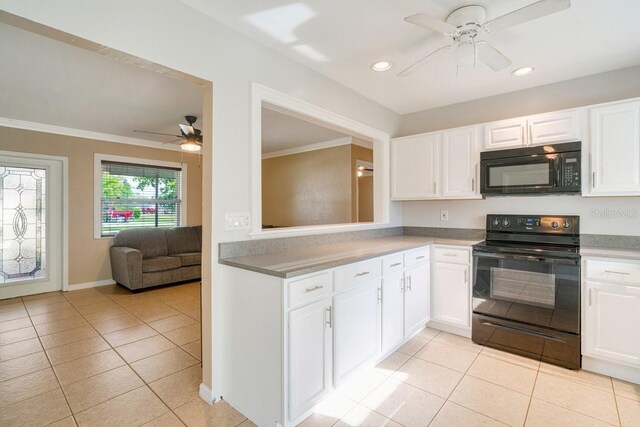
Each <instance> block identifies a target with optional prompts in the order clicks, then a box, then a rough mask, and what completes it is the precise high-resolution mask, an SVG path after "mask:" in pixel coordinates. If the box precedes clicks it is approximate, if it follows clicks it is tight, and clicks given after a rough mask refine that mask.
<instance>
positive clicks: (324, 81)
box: [0, 0, 401, 394]
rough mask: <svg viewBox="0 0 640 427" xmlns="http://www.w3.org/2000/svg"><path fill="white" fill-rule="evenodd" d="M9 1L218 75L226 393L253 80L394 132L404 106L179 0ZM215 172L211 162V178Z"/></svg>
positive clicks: (215, 303)
mask: <svg viewBox="0 0 640 427" xmlns="http://www.w3.org/2000/svg"><path fill="white" fill-rule="evenodd" d="M0 9H2V10H4V11H6V12H8V13H11V14H14V15H18V16H21V17H24V18H27V19H29V20H32V21H35V22H37V23H41V24H44V25H47V26H50V27H53V28H55V29H58V30H61V31H63V32H66V33H70V34H73V35H75V36H78V37H82V38H85V39H88V40H91V41H93V42H96V43H99V44H102V45H105V46H108V47H110V48H113V49H117V50H120V51H123V52H126V53H129V54H131V55H135V56H138V57H140V58H144V59H146V60H149V61H152V62H155V63H158V64H161V65H164V66H167V67H170V68H173V69H176V70H180V71H183V72H185V73H189V74H192V75H195V76H197V77H201V78H203V79H206V80H210V81H212V82H213V175H212V177H211V181H212V182H208V183H207V182H203V188H205V189H206V188H207V186H208V185H209V186H212V187H209V188H212V189H213V190H212V199H213V202H212V205H213V206H211V205H207V204H205V206H204V207H203V217H204V216H205V215H211V216H212V224H213V225H212V229H213V231H212V240H213V245H212V251H211V252H212V253H211V258H212V260H214V261H213V262H212V267H211V269H212V271H211V276H212V279H211V283H207V282H206V281H205V283H203V286H204V287H205V288H206V290H205V291H204V294H203V295H205V296H206V297H207V298H203V319H204V320H205V321H206V320H207V319H208V315H207V314H206V313H205V312H207V311H208V312H212V313H213V314H212V315H213V316H214V319H213V332H212V336H213V340H214V342H213V343H211V342H210V341H209V340H210V339H211V337H208V336H203V344H204V346H205V348H204V350H203V363H204V369H203V372H204V380H203V381H204V383H205V384H206V385H208V386H212V387H213V388H214V390H213V392H214V394H217V393H221V390H220V389H219V387H220V378H221V375H222V372H221V368H222V365H221V360H222V359H221V357H220V353H219V351H220V347H221V346H220V345H219V344H218V345H217V344H216V343H215V341H216V340H218V339H219V337H220V336H221V329H220V327H221V325H220V324H219V322H217V321H216V316H219V314H220V313H221V311H222V309H223V307H221V306H220V305H219V304H220V301H221V298H219V297H218V294H217V293H218V292H219V291H220V289H221V284H222V283H223V282H224V276H223V275H222V272H221V269H220V267H219V265H218V264H217V263H216V262H215V260H216V259H217V257H218V254H217V247H218V245H217V243H218V242H221V241H232V240H245V239H247V238H248V237H249V236H248V233H247V232H246V231H233V232H231V231H224V213H225V212H242V211H247V212H248V211H250V210H251V198H250V196H251V195H250V182H251V181H250V180H251V173H250V135H249V131H250V111H251V109H250V99H251V97H250V89H251V82H257V83H260V84H263V85H265V86H268V87H271V88H273V89H275V90H278V91H281V92H285V93H287V94H289V95H291V96H294V97H297V98H300V99H303V100H305V101H307V102H309V103H312V104H315V105H318V106H320V107H322V108H325V109H327V110H330V111H333V112H335V113H337V114H341V115H343V116H346V117H349V118H351V119H353V120H357V121H360V122H362V123H364V124H367V125H369V126H372V127H374V128H377V129H380V130H382V131H385V132H387V133H389V134H394V133H396V131H397V127H398V124H399V116H398V115H397V114H395V113H393V112H391V111H390V110H388V109H386V108H384V107H382V106H380V105H378V104H376V103H374V102H373V101H370V100H369V99H367V98H364V97H363V96H361V95H359V94H357V93H355V92H353V91H351V90H349V89H346V88H345V87H343V86H341V85H339V84H337V83H336V82H334V81H332V80H329V79H328V78H326V77H324V76H322V75H321V74H319V73H317V72H315V71H312V70H310V69H309V68H307V67H304V66H303V65H301V64H298V63H296V62H294V61H292V60H291V59H289V58H287V57H285V56H283V55H280V54H278V53H275V52H274V51H273V50H270V49H268V48H267V47H265V46H263V45H261V44H258V43H257V42H255V41H253V40H251V39H249V38H247V37H245V36H242V35H240V34H239V33H237V32H235V31H232V30H231V29H229V28H228V27H225V26H223V25H221V24H219V23H218V22H216V21H214V20H212V19H211V18H209V17H207V16H205V15H203V14H201V13H199V12H196V11H195V10H193V9H190V8H189V7H187V6H186V5H185V4H184V3H181V2H179V1H177V0H136V1H130V0H93V1H85V0H48V1H38V0H0ZM204 152H205V153H206V154H205V155H210V154H211V151H210V150H204ZM203 164H204V165H205V166H206V165H207V164H210V163H209V162H208V161H207V160H205V161H204V162H203ZM209 176H210V175H209V174H208V173H207V172H206V171H204V173H203V178H204V179H205V180H206V179H207V178H208V177H209ZM203 200H205V201H207V197H203ZM400 209H401V206H399V205H397V204H396V205H395V206H394V207H393V208H392V209H391V215H392V221H394V222H395V223H399V222H400V221H401V212H400ZM204 223H205V224H206V220H204ZM205 265H206V264H205ZM205 265H203V268H204V266H205ZM203 277H207V273H206V272H203ZM209 287H210V289H209ZM203 331H204V332H205V334H203V335H207V334H206V332H207V331H206V328H205V327H203ZM211 352H214V356H213V362H212V360H211V357H210V356H209V355H210V354H211ZM212 370H213V372H212Z"/></svg>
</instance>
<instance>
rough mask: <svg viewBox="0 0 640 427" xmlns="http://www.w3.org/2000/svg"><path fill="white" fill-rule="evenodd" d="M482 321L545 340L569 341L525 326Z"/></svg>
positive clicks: (485, 323)
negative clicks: (519, 326)
mask: <svg viewBox="0 0 640 427" xmlns="http://www.w3.org/2000/svg"><path fill="white" fill-rule="evenodd" d="M480 323H481V324H483V325H486V326H493V327H494V328H502V329H507V330H510V331H514V332H520V333H522V334H526V335H532V336H534V337H538V338H542V339H545V340H550V341H557V342H561V343H563V344H566V343H567V342H566V341H565V340H563V339H562V338H558V337H554V336H551V335H547V334H543V333H540V332H535V331H530V330H527V329H524V328H518V327H516V326H507V325H501V324H499V323H493V322H488V321H486V320H480Z"/></svg>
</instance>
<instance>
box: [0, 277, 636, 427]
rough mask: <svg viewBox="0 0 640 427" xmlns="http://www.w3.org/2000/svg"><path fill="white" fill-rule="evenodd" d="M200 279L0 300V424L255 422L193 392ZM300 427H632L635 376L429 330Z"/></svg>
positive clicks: (343, 390) (197, 379)
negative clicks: (573, 367)
mask: <svg viewBox="0 0 640 427" xmlns="http://www.w3.org/2000/svg"><path fill="white" fill-rule="evenodd" d="M199 298H200V291H199V284H197V283H194V284H187V285H180V286H172V287H166V288H160V289H154V290H149V291H146V292H141V293H137V294H133V293H131V292H129V291H127V290H126V289H124V288H122V287H117V286H105V287H102V288H96V289H87V290H83V291H76V292H70V293H59V292H58V293H50V294H43V295H37V296H31V297H25V298H16V299H12V300H3V301H0V425H2V426H14V425H15V426H27V425H33V426H45V425H55V426H73V425H76V423H77V425H80V426H103V425H117V426H136V425H147V426H174V425H175V426H181V425H185V424H186V425H188V426H216V427H218V426H220V427H223V426H242V427H250V426H253V423H251V422H250V421H249V420H247V419H246V418H245V417H244V416H243V415H242V414H240V413H239V412H238V411H236V410H235V409H233V408H232V407H231V406H230V405H228V404H227V403H225V402H221V403H218V404H216V405H213V406H211V405H207V404H206V403H205V402H204V401H202V400H201V399H200V398H199V397H198V386H199V384H200V379H201V368H200V364H199V359H200V330H199V321H198V320H199V319H198V316H199V314H198V313H199V304H200V301H199ZM302 425H303V426H333V425H335V426H405V427H413V426H437V427H441V426H455V427H457V426H505V425H512V426H523V425H526V426H562V427H571V426H609V425H622V426H625V427H626V426H638V425H640V385H636V384H630V383H625V382H622V381H618V380H612V379H611V378H609V377H606V376H601V375H596V374H592V373H589V372H586V371H580V372H574V371H569V370H566V369H562V368H558V367H555V366H551V365H547V364H544V363H542V364H540V363H539V362H536V361H533V360H530V359H526V358H522V357H518V356H514V355H511V354H507V353H503V352H500V351H497V350H493V349H490V348H486V347H481V346H478V345H476V344H474V343H472V342H471V340H469V339H466V338H462V337H458V336H455V335H451V334H447V333H444V332H438V331H435V330H433V329H429V328H427V329H425V330H423V331H422V332H421V333H420V334H419V335H418V336H416V337H415V338H413V339H412V340H411V341H410V342H408V343H407V344H405V345H404V346H403V347H402V348H401V349H400V350H399V351H397V352H396V353H394V354H392V355H391V356H390V357H388V358H387V359H386V360H384V361H383V362H382V363H380V364H379V365H378V366H376V367H375V368H373V369H371V370H367V371H365V372H362V373H361V374H359V375H358V376H357V377H355V378H353V379H351V380H350V381H349V382H348V383H347V384H345V385H344V386H343V387H341V389H340V391H339V392H338V393H336V394H335V395H334V396H333V397H332V398H330V399H328V400H327V401H326V402H324V403H323V404H322V405H320V407H319V408H318V410H317V412H316V413H315V414H314V415H312V416H311V417H309V418H308V419H307V420H305V421H304V422H303V423H302Z"/></svg>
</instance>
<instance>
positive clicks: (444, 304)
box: [431, 248, 471, 330]
mask: <svg viewBox="0 0 640 427" xmlns="http://www.w3.org/2000/svg"><path fill="white" fill-rule="evenodd" d="M468 252H469V250H468V249H449V248H436V250H435V262H434V263H433V274H432V279H433V282H432V284H431V307H432V310H431V320H432V321H434V322H438V323H440V324H445V325H450V326H453V327H458V328H462V329H465V330H467V329H470V328H471V278H470V269H471V268H470V267H471V266H470V264H469V259H470V256H469V253H468ZM439 259H451V260H453V261H455V262H445V261H439Z"/></svg>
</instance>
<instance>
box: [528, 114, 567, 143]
mask: <svg viewBox="0 0 640 427" xmlns="http://www.w3.org/2000/svg"><path fill="white" fill-rule="evenodd" d="M527 123H528V125H529V144H531V145H538V144H551V143H558V142H568V141H577V140H578V139H579V138H578V112H577V111H575V110H572V111H561V112H558V113H549V114H540V115H537V116H531V117H529V118H528V119H527Z"/></svg>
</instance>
